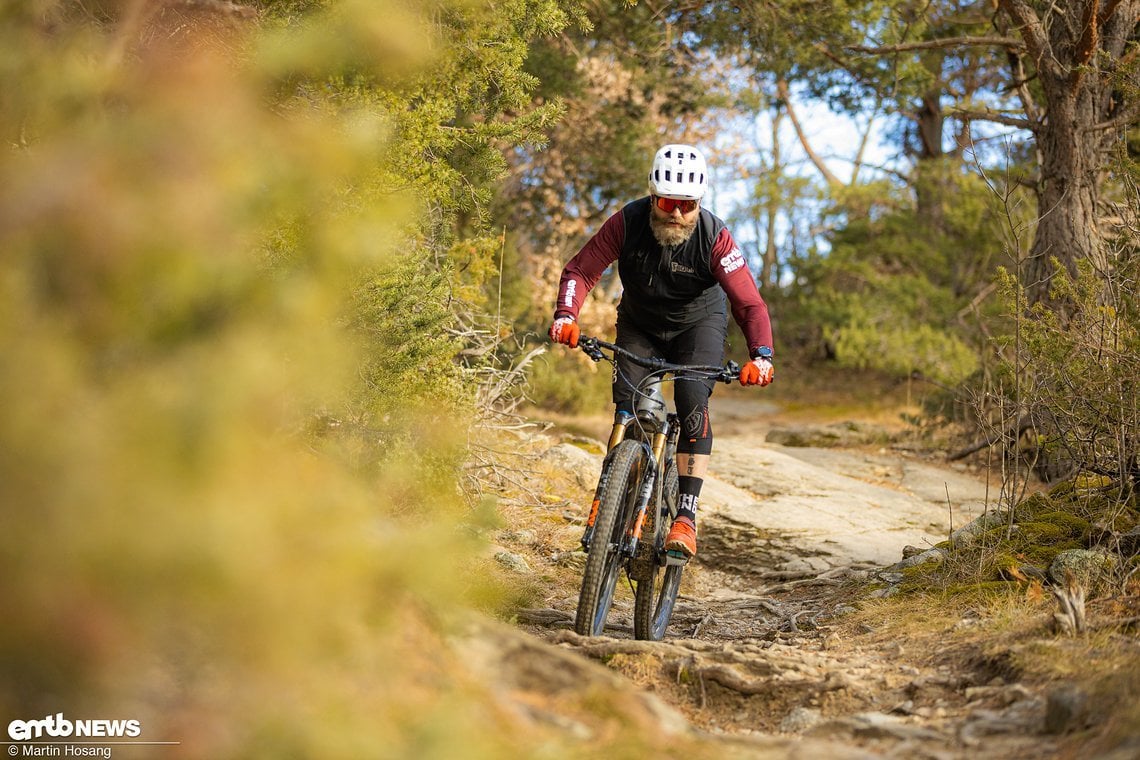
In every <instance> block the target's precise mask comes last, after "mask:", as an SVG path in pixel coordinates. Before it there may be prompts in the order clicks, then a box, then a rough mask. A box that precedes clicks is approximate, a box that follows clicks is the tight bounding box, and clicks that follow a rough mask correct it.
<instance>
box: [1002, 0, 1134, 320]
mask: <svg viewBox="0 0 1140 760" xmlns="http://www.w3.org/2000/svg"><path fill="white" fill-rule="evenodd" d="M999 6H1000V8H1001V9H1002V11H1004V12H1005V13H1006V14H1007V15H1008V16H1009V18H1010V19H1011V20H1012V22H1013V28H1016V29H1017V30H1018V32H1019V34H1020V35H1021V37H1022V39H1023V40H1024V41H1025V45H1026V48H1027V50H1028V52H1029V56H1028V58H1029V60H1032V61H1034V62H1035V64H1036V66H1037V72H1036V73H1037V76H1038V79H1039V80H1040V86H1041V92H1042V93H1043V95H1044V98H1045V105H1046V112H1047V113H1048V118H1047V119H1043V120H1042V121H1040V122H1037V124H1036V126H1035V132H1036V136H1037V147H1038V154H1039V156H1040V160H1041V177H1040V181H1039V182H1038V187H1037V201H1038V204H1039V205H1038V208H1037V214H1038V223H1037V233H1036V236H1035V237H1034V240H1033V245H1032V247H1031V249H1030V252H1029V258H1028V260H1027V261H1026V262H1025V266H1024V267H1023V268H1022V272H1021V276H1022V282H1023V284H1024V285H1025V287H1026V289H1027V291H1028V293H1029V298H1030V301H1031V302H1033V303H1040V302H1043V303H1048V304H1050V305H1051V306H1052V307H1053V308H1055V309H1057V310H1058V311H1059V312H1062V313H1063V312H1064V310H1065V307H1064V305H1063V304H1057V303H1052V299H1051V297H1050V293H1049V282H1050V279H1051V278H1052V276H1053V272H1054V270H1053V264H1052V260H1053V259H1054V258H1056V259H1057V260H1058V261H1059V262H1060V263H1061V265H1062V266H1064V267H1065V269H1066V270H1068V271H1069V272H1070V273H1075V271H1076V267H1077V262H1079V261H1080V260H1082V259H1087V260H1089V261H1091V262H1092V264H1093V266H1094V267H1097V268H1098V269H1100V270H1101V271H1106V270H1107V265H1108V261H1107V258H1106V253H1105V251H1104V249H1103V247H1102V245H1101V240H1100V230H1099V221H1098V218H1097V200H1098V195H1099V194H1098V183H1099V180H1100V179H1101V175H1102V173H1104V172H1105V171H1106V170H1107V166H1108V158H1107V152H1108V149H1109V147H1110V145H1111V141H1112V140H1113V139H1114V138H1115V136H1116V133H1117V132H1120V131H1123V129H1124V126H1125V124H1126V123H1127V121H1128V119H1127V118H1123V119H1121V116H1122V111H1124V112H1125V113H1127V111H1126V110H1125V109H1128V108H1131V107H1133V106H1134V103H1133V104H1128V103H1127V101H1128V100H1129V97H1128V96H1127V94H1126V93H1124V92H1118V91H1115V90H1114V85H1113V78H1114V75H1116V74H1118V73H1119V72H1118V71H1116V67H1118V66H1119V65H1120V64H1121V62H1122V55H1123V53H1124V51H1125V48H1126V46H1127V45H1128V41H1129V40H1130V39H1131V38H1133V37H1134V35H1135V34H1136V30H1137V19H1138V15H1140V0H1108V2H1105V3H1103V4H1102V3H1100V2H1098V1H1097V0H1067V1H1066V0H1060V1H1059V2H1058V3H1054V4H1052V5H1051V6H1049V7H1048V10H1046V11H1045V15H1044V17H1042V16H1039V15H1038V13H1037V10H1036V9H1035V8H1034V7H1033V6H1032V5H1030V3H1029V2H1027V1H1026V0H999ZM1121 98H1124V102H1122V101H1121ZM1133 114H1134V112H1133ZM1117 121H1119V122H1120V124H1119V127H1118V128H1117V127H1110V126H1109V125H1113V124H1114V123H1115V122H1117Z"/></svg>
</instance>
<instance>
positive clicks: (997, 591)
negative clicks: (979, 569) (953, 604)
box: [946, 580, 1021, 599]
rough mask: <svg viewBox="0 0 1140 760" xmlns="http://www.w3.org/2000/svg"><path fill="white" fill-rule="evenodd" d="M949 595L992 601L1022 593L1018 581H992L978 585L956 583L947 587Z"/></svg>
mask: <svg viewBox="0 0 1140 760" xmlns="http://www.w3.org/2000/svg"><path fill="white" fill-rule="evenodd" d="M946 591H947V593H949V594H953V595H961V596H966V597H969V598H972V599H992V598H994V597H1004V596H1009V595H1010V594H1016V593H1020V592H1021V584H1020V583H1017V582H1016V581H1004V580H990V581H979V582H977V583H954V584H951V585H949V586H947V587H946Z"/></svg>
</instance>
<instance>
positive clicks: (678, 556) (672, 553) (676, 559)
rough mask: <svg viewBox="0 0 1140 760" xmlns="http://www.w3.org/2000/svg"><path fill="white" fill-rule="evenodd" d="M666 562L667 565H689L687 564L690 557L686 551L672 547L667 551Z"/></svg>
mask: <svg viewBox="0 0 1140 760" xmlns="http://www.w3.org/2000/svg"><path fill="white" fill-rule="evenodd" d="M665 564H666V565H687V564H689V558H688V557H686V556H685V553H684V552H679V551H677V550H675V549H670V550H669V551H667V552H665Z"/></svg>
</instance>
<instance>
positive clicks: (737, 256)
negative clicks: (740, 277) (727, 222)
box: [720, 247, 744, 274]
mask: <svg viewBox="0 0 1140 760" xmlns="http://www.w3.org/2000/svg"><path fill="white" fill-rule="evenodd" d="M742 266H744V254H743V253H741V251H740V249H739V248H737V247H733V249H732V250H731V251H729V252H728V255H726V256H725V257H724V258H723V259H721V260H720V268H721V269H723V270H724V273H725V274H732V273H733V272H735V271H736V270H737V269H740V268H741V267H742Z"/></svg>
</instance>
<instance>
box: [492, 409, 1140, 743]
mask: <svg viewBox="0 0 1140 760" xmlns="http://www.w3.org/2000/svg"><path fill="white" fill-rule="evenodd" d="M721 401H725V400H721ZM727 401H728V403H722V404H721V406H720V407H718V413H720V414H721V420H722V422H721V426H720V428H718V437H717V443H716V453H715V455H714V460H713V467H712V477H711V478H709V479H708V480H707V481H706V485H705V489H704V492H703V494H702V506H701V518H700V538H699V551H698V556H697V558H695V559H694V561H693V562H691V563H690V566H689V568H688V569H687V570H686V575H685V581H684V583H683V586H682V596H681V598H680V600H679V602H678V605H677V609H676V612H675V614H674V617H673V620H672V623H671V625H670V628H669V631H668V632H667V634H666V639H665V641H663V642H657V643H654V642H641V641H636V640H634V638H633V634H632V606H633V601H632V600H633V595H632V592H631V589H630V588H629V587H628V584H626V582H625V579H624V576H623V579H622V581H621V583H622V584H625V585H624V586H619V590H618V594H617V595H616V597H615V604H614V609H613V611H612V612H611V614H610V618H609V626H608V627H607V630H606V635H604V636H600V637H593V638H585V637H581V636H578V635H577V634H575V633H574V632H573V630H572V628H573V616H574V610H575V608H576V604H577V591H578V589H577V586H576V585H574V584H575V582H576V578H578V577H580V576H577V575H576V573H577V572H578V570H579V568H580V567H581V564H582V562H583V561H584V555H582V554H581V553H580V552H575V551H574V547H575V542H576V540H577V536H578V535H579V534H580V530H581V527H580V525H575V524H573V523H574V522H575V520H576V519H577V512H576V510H577V509H579V508H578V507H577V505H575V504H574V503H573V500H571V499H567V500H566V501H563V502H559V503H556V504H554V505H552V506H549V507H548V509H549V510H550V511H551V512H558V513H559V516H560V518H561V519H562V521H563V523H569V524H564V525H563V526H561V527H559V528H557V529H552V530H551V531H548V533H547V535H546V536H545V537H536V536H534V535H531V533H530V532H524V534H521V535H520V533H519V532H517V531H515V532H511V531H507V532H505V533H504V535H503V539H504V540H503V541H502V542H501V547H500V549H501V553H500V559H503V558H504V557H503V555H510V556H515V555H513V554H512V552H514V551H516V549H517V548H518V547H517V546H515V547H512V546H511V543H512V541H513V542H514V543H515V544H517V545H524V544H530V545H531V549H532V550H534V553H533V554H532V555H531V556H532V559H531V560H530V562H531V563H535V562H544V561H545V562H546V563H548V564H549V565H550V567H552V568H554V567H558V568H562V569H563V570H564V571H565V572H564V574H563V575H562V576H560V577H561V578H563V579H564V580H563V582H561V583H560V584H555V585H554V586H553V587H552V590H551V592H550V593H549V594H548V597H547V599H546V604H545V606H540V607H532V608H527V609H523V610H520V611H519V613H518V616H517V627H516V629H515V630H514V631H513V632H512V633H510V634H506V635H510V636H515V635H517V636H519V638H518V640H517V641H515V643H514V644H513V645H512V646H511V647H508V648H507V649H508V650H509V651H513V652H514V653H515V656H510V657H508V656H506V655H503V654H502V653H500V654H498V655H497V656H496V658H495V661H494V662H493V663H487V664H485V666H484V667H485V670H486V674H487V677H489V678H497V679H500V680H502V681H503V682H504V683H505V684H506V686H505V687H504V688H505V692H509V693H511V694H513V695H515V696H514V697H513V699H515V700H521V703H525V705H527V707H526V711H527V714H528V715H530V716H531V718H535V716H538V718H535V719H538V720H540V721H546V722H550V721H553V722H555V723H557V724H558V725H561V726H563V727H564V728H565V729H566V730H568V731H571V732H572V733H575V734H576V735H579V736H582V737H588V736H590V735H591V734H592V733H596V732H599V731H605V730H607V729H605V728H604V726H603V725H600V724H598V723H597V722H596V720H595V719H594V718H593V717H592V716H591V714H590V713H589V712H588V711H586V712H583V711H581V710H578V711H575V710H574V709H567V707H566V706H567V705H568V704H569V703H568V702H567V698H568V697H569V696H570V695H571V694H574V693H576V694H577V695H578V696H579V697H581V695H582V694H585V693H590V692H591V690H595V691H596V690H597V689H599V688H601V689H604V690H607V691H608V692H610V693H611V694H618V695H622V696H621V698H620V699H619V698H617V697H615V700H616V701H615V704H619V703H620V704H621V705H622V707H621V710H622V711H632V715H633V717H630V715H627V716H626V718H624V720H625V721H626V722H627V723H628V721H635V723H640V724H644V725H649V726H651V728H649V729H647V730H651V731H659V732H661V731H663V732H665V733H672V732H681V733H684V734H685V735H687V736H690V737H692V736H696V737H699V738H700V739H701V741H702V742H706V743H707V742H712V743H713V746H715V747H717V749H716V750H715V751H713V753H712V754H713V755H714V756H715V755H720V754H724V755H725V756H728V755H732V756H741V757H796V758H799V757H803V758H809V757H810V758H817V757H818V758H864V757H868V758H879V757H885V758H939V759H943V758H944V759H946V760H950V759H951V758H967V757H969V758H990V757H992V758H998V757H1001V758H1052V757H1061V756H1063V755H1062V754H1061V751H1062V749H1063V747H1062V745H1061V744H1060V743H1059V737H1060V736H1061V735H1062V734H1063V733H1064V732H1065V731H1067V730H1069V729H1071V728H1072V721H1074V720H1078V719H1079V716H1080V713H1081V709H1082V705H1081V704H1079V696H1073V695H1071V694H1069V693H1067V692H1066V691H1065V690H1064V689H1063V688H1055V687H1051V686H1048V685H1045V686H1033V685H1030V684H1026V683H1022V682H1020V681H1019V679H1018V677H1017V672H1016V668H1013V667H1010V666H1009V664H1008V663H1007V662H1004V661H1003V660H1002V658H1001V657H993V656H987V655H984V654H983V653H982V651H981V648H979V647H971V646H969V645H962V644H956V645H953V646H949V645H946V646H944V645H943V644H942V642H941V641H940V639H939V637H938V636H937V635H935V636H933V637H931V636H928V635H927V636H921V637H917V638H915V639H913V640H911V639H905V638H902V639H900V638H899V637H898V636H897V635H896V634H892V633H889V632H880V631H879V630H877V629H876V628H875V627H874V626H872V625H868V624H867V623H865V622H860V618H859V616H858V615H857V614H855V613H856V610H857V603H858V602H857V600H858V599H865V598H867V596H868V591H867V584H868V583H869V582H874V583H876V588H875V590H874V591H872V592H871V593H870V596H871V597H872V598H873V597H875V596H886V595H889V594H891V593H892V585H893V584H894V583H896V582H898V581H900V580H901V579H902V575H901V573H899V572H898V571H897V569H894V568H892V567H891V566H892V565H895V563H898V562H899V561H900V560H901V559H903V556H904V553H905V554H908V555H909V554H913V553H916V552H920V551H922V550H924V549H926V548H929V547H930V546H932V545H933V544H934V543H937V542H939V541H942V540H944V539H946V537H947V536H948V535H949V534H950V532H951V530H953V529H956V528H959V527H961V526H963V525H965V524H967V523H968V522H969V521H971V520H973V519H974V518H976V517H978V516H979V515H981V514H982V513H983V512H984V511H985V510H986V509H987V505H991V504H992V503H993V502H994V501H995V500H996V498H997V492H996V491H997V487H998V485H997V484H995V483H992V482H987V481H986V479H985V478H984V476H982V475H979V474H977V473H972V472H969V471H967V470H965V469H964V468H953V467H949V466H947V465H945V464H943V463H939V462H934V461H925V460H923V459H921V458H919V457H918V456H916V455H914V454H911V453H908V452H906V451H901V450H897V449H893V448H890V447H886V446H880V445H874V444H872V445H868V443H867V438H868V431H867V430H866V429H862V430H861V429H860V427H859V426H855V425H846V426H843V425H840V426H832V427H819V426H808V427H806V428H805V427H800V428H788V429H781V428H779V427H776V426H773V425H766V426H764V427H763V428H754V427H752V426H750V422H749V421H751V420H755V419H756V418H757V412H758V409H757V406H756V404H757V402H744V401H737V400H736V399H728V400H727ZM719 430H724V431H725V432H724V434H720V433H719ZM804 434H810V435H816V436H818V435H824V436H836V437H837V440H836V441H832V442H831V443H833V444H834V443H838V444H840V445H838V446H835V445H829V446H828V447H826V448H824V447H820V446H801V445H794V446H793V445H783V444H781V443H777V442H775V441H780V440H785V441H791V438H790V436H791V437H794V436H802V435H804ZM844 436H846V437H847V438H848V439H849V440H838V439H842V438H844ZM792 442H796V443H798V442H800V441H798V440H797V441H792ZM543 458H544V459H545V460H546V461H547V462H555V463H556V464H557V469H558V470H560V471H571V472H574V473H575V478H576V479H577V481H578V485H579V486H583V485H584V484H592V481H593V479H594V478H595V477H596V472H597V468H598V465H599V464H600V456H599V455H596V454H589V453H587V452H585V451H583V450H582V448H581V447H579V446H574V445H570V444H568V443H557V442H556V441H552V445H550V446H549V448H548V449H547V450H546V451H545V452H544V453H543ZM986 623H987V621H986V620H985V619H984V613H981V612H977V611H973V610H970V611H967V612H966V613H965V614H964V615H962V616H961V617H959V618H957V619H954V620H948V621H947V626H948V629H947V632H949V631H961V630H963V629H975V628H976V629H977V630H984V628H985V626H986ZM550 645H553V647H550ZM544 647H545V649H544ZM522 651H527V652H530V653H531V655H532V656H521V655H520V654H519V653H520V652H522ZM541 651H546V652H548V653H552V652H556V654H551V656H553V657H554V660H553V661H552V662H551V661H548V660H547V659H545V658H544V657H543V656H540V655H539V654H538V653H539V652H541ZM603 663H604V665H603ZM570 674H573V675H572V676H571V675H570ZM552 683H553V684H554V686H551V684H552ZM1074 700H1077V701H1076V702H1075V701H1074ZM572 701H573V700H571V702H572ZM539 705H542V706H541V707H539ZM1135 756H1138V755H1127V754H1121V755H1119V757H1121V758H1123V757H1135Z"/></svg>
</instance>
